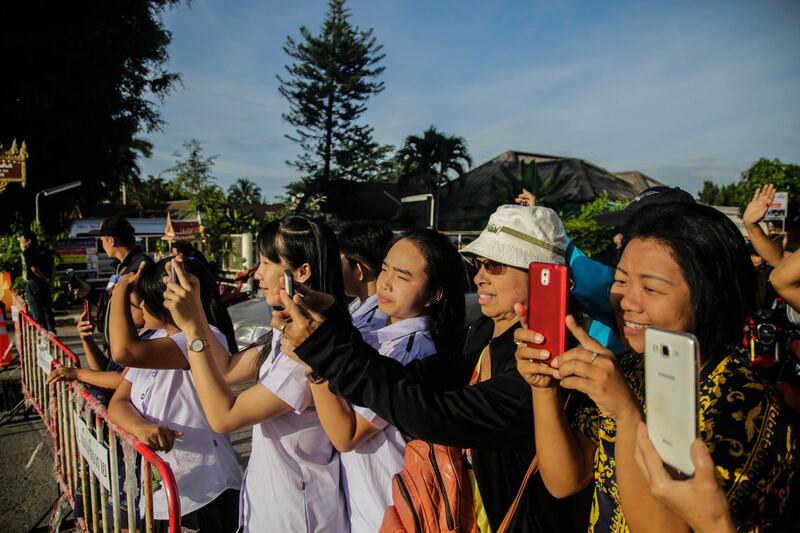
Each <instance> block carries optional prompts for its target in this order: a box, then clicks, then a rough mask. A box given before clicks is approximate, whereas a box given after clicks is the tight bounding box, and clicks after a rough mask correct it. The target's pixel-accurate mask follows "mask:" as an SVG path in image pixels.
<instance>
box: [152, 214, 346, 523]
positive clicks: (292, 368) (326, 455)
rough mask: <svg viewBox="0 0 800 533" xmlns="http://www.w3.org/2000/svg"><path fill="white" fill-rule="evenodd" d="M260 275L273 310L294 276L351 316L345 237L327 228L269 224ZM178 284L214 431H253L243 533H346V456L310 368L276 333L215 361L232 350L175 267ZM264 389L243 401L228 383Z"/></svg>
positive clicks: (175, 295)
mask: <svg viewBox="0 0 800 533" xmlns="http://www.w3.org/2000/svg"><path fill="white" fill-rule="evenodd" d="M257 244H258V249H259V254H260V262H259V266H258V269H257V270H256V273H255V278H256V279H257V280H258V283H259V288H260V289H261V290H262V292H263V294H264V297H265V300H266V304H267V305H269V306H276V305H281V304H282V302H281V297H280V291H281V290H282V289H285V287H284V271H285V270H286V269H289V270H290V271H291V273H292V275H293V279H294V280H296V281H297V282H300V283H305V284H307V285H309V286H310V287H313V288H315V289H317V290H321V291H325V292H327V293H329V294H332V295H334V296H335V300H336V303H335V305H336V306H338V307H339V308H340V309H341V310H342V311H343V312H345V313H346V312H347V308H346V306H345V304H344V292H343V283H342V270H341V260H340V258H339V248H338V246H337V243H336V236H335V234H334V233H333V231H332V230H331V229H330V228H329V227H328V226H326V225H325V224H323V223H321V222H318V221H316V220H313V219H311V218H307V217H305V216H300V215H289V216H286V217H284V218H282V219H280V220H275V221H272V222H269V223H267V224H265V225H264V226H263V227H262V228H261V231H260V232H259V234H258V238H257ZM173 266H174V268H175V271H176V274H177V282H176V283H169V284H168V287H167V291H166V293H165V298H166V300H167V303H166V306H167V308H168V309H169V310H170V311H171V312H172V316H173V317H174V318H175V321H176V323H177V324H178V326H179V327H180V328H181V329H182V330H183V331H184V332H185V333H186V339H187V342H188V347H189V363H190V365H191V370H192V376H193V378H194V381H195V384H196V386H197V395H198V397H199V399H200V403H201V405H202V407H203V410H204V411H205V413H206V416H207V417H208V421H209V423H210V424H211V427H212V428H213V429H214V430H215V431H218V432H220V433H230V432H233V431H236V430H238V429H241V428H244V427H248V426H253V441H252V450H251V453H250V462H249V464H248V466H247V472H246V474H245V480H244V483H243V485H242V495H241V501H240V506H239V524H240V526H241V527H242V528H243V530H244V531H253V532H263V531H274V532H281V533H283V532H287V531H308V532H311V531H320V532H322V531H325V532H328V531H331V532H339V531H347V519H346V505H345V502H344V501H343V498H342V496H341V492H340V489H339V457H338V454H337V453H336V450H334V448H333V446H332V445H331V442H330V440H328V438H327V436H326V435H325V432H324V431H323V429H322V427H321V426H320V421H319V417H318V416H317V412H316V410H315V409H314V406H313V398H312V395H311V389H310V385H309V381H308V377H307V376H306V369H305V368H304V367H303V366H302V365H300V364H299V363H297V362H295V361H293V360H292V359H290V358H288V357H287V356H286V355H285V354H283V353H282V352H281V350H280V340H281V336H282V332H281V331H279V330H273V331H272V332H271V333H269V334H267V335H266V336H265V338H264V339H262V340H261V341H260V342H259V343H257V345H256V346H253V347H251V348H249V349H247V350H245V351H243V352H240V353H238V354H236V355H234V356H233V357H232V358H231V359H230V360H229V361H228V362H227V364H226V365H224V366H222V367H220V366H218V365H216V364H215V363H214V360H215V359H216V357H217V355H218V354H220V353H222V352H224V351H225V347H224V345H223V344H222V343H220V342H219V341H217V340H216V339H215V337H214V335H212V332H211V330H210V328H209V325H208V321H207V320H206V317H205V315H204V313H203V310H202V305H201V302H200V286H199V282H198V280H197V278H195V277H193V276H187V275H186V274H185V273H184V270H183V266H182V264H181V262H180V261H176V262H175V263H174V264H173ZM248 380H257V381H258V382H257V383H256V384H255V385H253V386H251V387H250V388H248V389H247V390H245V391H243V392H242V393H240V394H238V395H234V394H233V392H231V389H230V388H229V386H228V385H229V384H232V383H240V382H243V381H248Z"/></svg>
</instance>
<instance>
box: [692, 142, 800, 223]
mask: <svg viewBox="0 0 800 533" xmlns="http://www.w3.org/2000/svg"><path fill="white" fill-rule="evenodd" d="M767 183H772V184H773V185H775V187H776V188H777V189H778V190H779V191H786V192H788V193H789V213H788V218H787V220H786V223H787V224H790V225H794V224H800V209H798V208H799V207H800V206H798V202H800V165H797V164H793V163H783V162H782V161H781V160H780V159H771V160H770V159H766V158H761V159H759V160H758V161H756V162H755V163H753V164H752V165H751V166H750V168H748V169H747V170H745V171H744V172H742V175H741V177H740V178H739V181H738V182H734V183H729V184H727V185H716V184H714V183H712V182H710V181H705V182H703V189H702V190H701V191H700V192H699V193H698V197H699V199H700V202H702V203H704V204H711V205H729V206H739V208H740V209H741V210H742V211H744V208H745V207H746V206H747V204H748V203H749V202H750V200H751V199H752V198H753V193H754V192H755V190H756V188H757V187H761V186H763V185H766V184H767Z"/></svg>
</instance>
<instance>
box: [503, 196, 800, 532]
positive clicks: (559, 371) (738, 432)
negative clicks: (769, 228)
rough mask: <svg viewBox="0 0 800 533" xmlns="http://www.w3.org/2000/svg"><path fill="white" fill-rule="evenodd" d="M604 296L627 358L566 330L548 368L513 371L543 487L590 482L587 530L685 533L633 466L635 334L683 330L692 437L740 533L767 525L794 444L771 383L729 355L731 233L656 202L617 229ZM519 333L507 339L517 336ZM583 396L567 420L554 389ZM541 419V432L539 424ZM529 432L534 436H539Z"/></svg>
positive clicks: (745, 270) (749, 292)
mask: <svg viewBox="0 0 800 533" xmlns="http://www.w3.org/2000/svg"><path fill="white" fill-rule="evenodd" d="M625 243H626V244H625V248H624V251H623V253H622V257H621V259H620V262H619V267H618V269H617V273H616V277H615V281H614V285H613V287H612V290H611V300H612V306H613V308H614V311H615V315H616V318H617V323H618V325H619V327H620V329H621V330H622V332H623V334H624V342H625V344H626V346H627V347H628V349H629V353H627V354H623V355H622V356H620V358H619V359H618V360H615V359H614V358H613V357H611V356H609V355H608V354H607V353H606V352H603V351H602V348H601V347H599V346H598V345H597V343H595V342H594V341H593V340H592V339H591V338H590V337H588V336H587V335H586V334H585V333H584V332H583V331H582V330H580V328H578V327H577V326H575V325H574V323H571V324H570V329H572V331H573V333H575V335H576V337H577V338H578V340H579V341H580V343H581V346H579V347H577V348H574V349H572V350H570V351H568V352H566V353H564V354H562V355H561V356H559V357H557V358H556V359H555V360H554V361H553V362H552V365H551V367H547V366H544V365H538V364H534V365H527V364H526V363H524V360H526V359H527V358H529V357H530V356H531V354H530V349H529V348H527V347H520V348H519V349H518V350H517V357H518V359H519V363H518V365H519V367H520V370H521V371H523V374H524V375H525V377H526V380H527V381H528V382H529V383H530V384H531V385H532V386H533V391H534V393H533V398H534V410H535V411H536V415H537V425H536V428H535V434H536V443H537V448H538V449H539V454H540V457H541V465H542V466H541V472H542V478H543V480H544V482H545V484H546V485H547V487H548V489H549V490H550V491H551V492H553V493H554V494H558V495H560V496H566V495H569V494H571V493H573V492H575V491H577V490H580V489H581V488H583V487H585V486H586V485H587V484H589V483H590V482H591V481H592V479H594V491H595V497H594V498H593V505H592V512H591V514H590V530H591V531H628V530H629V529H633V530H635V531H688V525H687V524H686V522H684V521H683V520H682V519H681V518H679V517H678V516H677V515H675V514H673V512H672V511H671V510H670V509H669V508H667V507H666V506H665V505H664V504H663V503H661V502H660V501H659V500H657V499H656V498H655V497H654V496H653V495H652V494H651V492H650V486H649V484H648V483H647V481H646V480H645V478H644V476H643V475H642V473H641V471H640V470H639V469H638V468H637V466H636V464H635V458H634V454H635V443H636V432H637V429H638V424H639V423H640V422H641V421H642V418H643V415H642V410H643V408H644V407H645V398H644V386H643V382H644V364H643V357H642V352H643V351H644V331H645V330H646V328H647V327H649V326H656V327H659V328H664V329H671V330H674V331H680V332H689V333H693V334H694V335H695V336H696V337H697V339H698V341H699V343H700V348H701V362H702V365H703V366H702V370H701V373H700V376H699V378H698V379H699V386H698V396H699V398H698V399H699V401H698V405H699V406H700V408H699V412H698V421H699V435H700V437H701V438H702V439H703V441H705V443H706V445H707V446H708V449H709V451H710V453H711V457H712V458H713V461H714V464H716V468H717V477H718V479H719V480H720V482H721V483H722V489H723V492H725V494H726V496H727V499H728V503H729V505H730V508H731V513H732V515H733V519H734V522H735V523H736V524H737V526H738V527H739V528H741V529H742V530H751V529H757V528H769V527H772V526H775V525H776V524H777V523H779V520H780V517H781V514H782V512H783V511H784V509H785V508H786V504H787V502H788V498H789V485H790V482H791V480H792V478H793V476H794V472H795V470H796V469H797V468H798V467H797V456H798V449H797V448H798V443H797V437H796V435H795V433H794V432H793V430H792V427H791V425H790V421H789V419H788V417H787V415H786V414H785V413H784V407H783V403H782V402H781V400H780V398H778V396H777V394H776V392H775V389H774V387H773V386H772V385H771V384H770V383H768V382H767V381H766V380H765V379H764V378H763V377H762V376H760V375H759V374H757V373H756V372H755V371H754V370H753V369H752V368H750V366H749V364H748V361H747V359H746V358H745V357H743V356H741V355H740V354H738V353H737V352H736V345H737V342H738V341H739V336H740V335H741V332H742V328H743V326H744V323H745V317H746V316H747V313H748V312H749V310H750V309H751V307H752V301H753V296H754V285H753V270H752V266H751V265H750V263H749V257H748V253H747V249H746V247H745V243H744V240H743V239H742V237H741V235H740V234H739V232H738V231H737V229H736V228H735V226H734V225H733V224H732V223H731V222H730V220H728V219H727V218H726V217H725V216H724V215H722V214H721V213H719V212H718V211H716V210H714V209H713V208H710V207H707V206H702V205H698V204H665V205H663V206H659V207H657V208H654V209H652V210H650V211H648V212H647V213H644V214H642V215H639V217H638V218H637V219H636V220H634V221H633V222H632V223H631V225H630V226H629V228H628V230H627V234H626V238H625ZM527 336H528V332H526V331H524V330H522V331H519V332H518V339H520V340H527ZM559 386H560V387H562V388H564V389H574V390H578V391H580V392H582V393H584V394H585V395H586V398H587V401H585V402H584V403H583V404H582V405H581V406H579V408H578V410H577V414H576V415H575V417H574V418H573V419H572V420H571V421H570V422H571V426H572V427H570V422H568V421H567V419H566V417H564V415H563V414H562V411H561V403H560V399H559V395H558V394H554V391H557V388H558V387H559ZM544 420H549V424H548V425H549V427H547V425H544V424H543V421H544ZM540 430H541V431H540Z"/></svg>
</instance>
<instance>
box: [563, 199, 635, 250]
mask: <svg viewBox="0 0 800 533" xmlns="http://www.w3.org/2000/svg"><path fill="white" fill-rule="evenodd" d="M623 207H624V202H610V201H609V199H608V194H606V193H603V195H602V196H600V197H598V198H595V199H594V201H592V202H589V203H588V204H584V205H583V206H582V207H581V209H580V211H578V212H577V213H576V214H573V215H571V216H568V217H566V218H563V220H564V227H565V228H566V230H567V235H569V236H570V237H571V238H572V240H573V241H574V242H575V244H576V245H577V246H578V248H580V249H581V251H583V253H585V254H586V255H587V256H589V257H596V256H598V255H600V254H602V253H603V252H606V251H607V250H608V249H609V248H611V247H612V246H614V244H613V239H614V234H615V231H614V229H613V228H607V227H604V226H601V225H600V224H599V223H598V222H597V220H595V216H596V215H599V214H602V213H608V212H610V211H617V210H619V209H622V208H623ZM562 217H563V215H562Z"/></svg>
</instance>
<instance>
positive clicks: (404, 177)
mask: <svg viewBox="0 0 800 533" xmlns="http://www.w3.org/2000/svg"><path fill="white" fill-rule="evenodd" d="M396 158H397V162H398V164H399V166H400V173H399V176H398V180H397V181H398V183H399V184H400V185H401V186H402V187H408V186H411V185H420V186H422V188H424V189H425V190H426V191H428V192H430V193H434V194H435V193H436V192H437V191H438V188H439V187H440V186H441V185H445V184H447V183H449V182H450V180H451V179H452V178H453V173H455V174H456V175H457V176H458V177H461V176H463V175H464V174H466V171H467V170H468V169H469V167H470V166H472V158H471V157H470V155H469V153H468V151H467V142H466V141H465V140H464V138H463V137H456V136H454V135H446V134H444V133H442V132H440V131H438V130H437V129H436V127H434V126H431V127H430V128H428V129H427V130H425V131H424V132H423V134H422V136H421V137H420V136H419V135H409V136H408V137H406V140H405V143H404V144H403V147H402V148H401V149H400V150H398V151H397V156H396Z"/></svg>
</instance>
